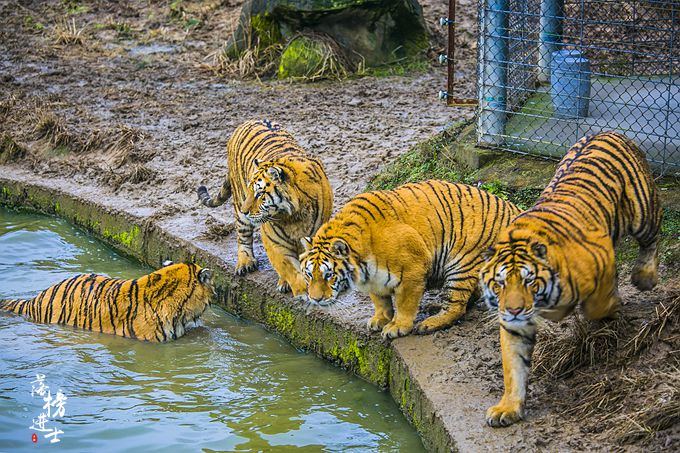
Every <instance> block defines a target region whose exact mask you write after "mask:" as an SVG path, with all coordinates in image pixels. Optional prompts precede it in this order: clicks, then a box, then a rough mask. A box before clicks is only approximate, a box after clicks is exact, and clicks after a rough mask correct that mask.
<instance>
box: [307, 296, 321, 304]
mask: <svg viewBox="0 0 680 453" xmlns="http://www.w3.org/2000/svg"><path fill="white" fill-rule="evenodd" d="M309 299H310V300H311V301H312V302H314V303H316V304H318V303H319V302H321V301H322V300H323V297H319V298H318V299H317V298H315V297H312V296H309Z"/></svg>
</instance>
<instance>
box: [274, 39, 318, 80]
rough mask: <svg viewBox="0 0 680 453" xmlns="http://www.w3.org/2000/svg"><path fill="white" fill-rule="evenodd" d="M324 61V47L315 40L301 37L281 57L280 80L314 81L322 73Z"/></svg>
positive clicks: (289, 45)
mask: <svg viewBox="0 0 680 453" xmlns="http://www.w3.org/2000/svg"><path fill="white" fill-rule="evenodd" d="M323 61H324V55H323V48H322V46H321V45H320V44H319V43H318V42H317V41H315V40H314V39H311V38H309V37H306V36H299V37H297V38H295V39H294V40H293V41H291V42H290V43H289V44H288V46H287V47H286V50H284V52H283V54H282V55H281V62H280V63H279V73H278V74H279V79H312V78H314V76H315V75H316V74H317V73H318V72H319V71H321V68H322V65H323Z"/></svg>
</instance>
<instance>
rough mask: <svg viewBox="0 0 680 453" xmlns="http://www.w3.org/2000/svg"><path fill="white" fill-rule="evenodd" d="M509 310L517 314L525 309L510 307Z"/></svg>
mask: <svg viewBox="0 0 680 453" xmlns="http://www.w3.org/2000/svg"><path fill="white" fill-rule="evenodd" d="M507 310H508V313H510V314H511V315H513V316H517V315H518V314H520V313H522V312H523V311H524V308H508V309H507Z"/></svg>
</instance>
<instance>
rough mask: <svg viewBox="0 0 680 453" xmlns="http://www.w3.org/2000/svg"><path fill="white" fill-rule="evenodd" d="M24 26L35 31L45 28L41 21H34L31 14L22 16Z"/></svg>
mask: <svg viewBox="0 0 680 453" xmlns="http://www.w3.org/2000/svg"><path fill="white" fill-rule="evenodd" d="M24 28H27V29H29V30H33V31H36V32H40V31H43V30H44V29H45V25H44V24H43V23H42V22H38V21H36V20H35V19H34V18H33V16H25V17H24Z"/></svg>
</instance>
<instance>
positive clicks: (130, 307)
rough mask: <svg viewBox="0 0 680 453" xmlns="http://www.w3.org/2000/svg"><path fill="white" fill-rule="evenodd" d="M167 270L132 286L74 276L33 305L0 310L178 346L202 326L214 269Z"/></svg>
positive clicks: (20, 302) (4, 305) (12, 304)
mask: <svg viewBox="0 0 680 453" xmlns="http://www.w3.org/2000/svg"><path fill="white" fill-rule="evenodd" d="M167 264H168V265H166V266H165V267H163V268H161V269H159V270H157V271H155V272H152V273H150V274H147V275H144V276H142V277H140V278H138V279H134V280H123V279H118V278H111V277H107V276H105V275H98V274H82V275H76V276H74V277H71V278H68V279H66V280H63V281H62V282H60V283H57V284H56V285H53V286H50V287H49V288H47V289H46V290H44V291H42V292H40V294H38V295H37V296H35V297H34V298H32V299H14V300H0V310H4V311H8V312H12V313H16V314H18V315H23V316H26V317H28V318H30V319H32V320H34V321H36V322H41V323H47V324H62V325H68V326H73V327H78V328H82V329H87V330H92V331H98V332H102V333H107V334H113V335H119V336H121V337H126V338H133V339H137V340H145V341H149V342H165V341H168V340H171V339H172V340H175V339H177V338H179V337H181V336H182V335H184V333H185V332H186V330H187V328H188V327H190V326H192V325H194V324H195V323H196V321H198V319H199V317H200V316H201V314H203V312H204V311H205V309H206V308H207V306H208V305H209V304H210V302H211V300H212V298H213V296H214V294H215V291H214V288H213V286H212V271H211V270H210V269H203V268H201V267H200V266H198V265H197V264H183V263H181V264H171V263H167Z"/></svg>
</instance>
